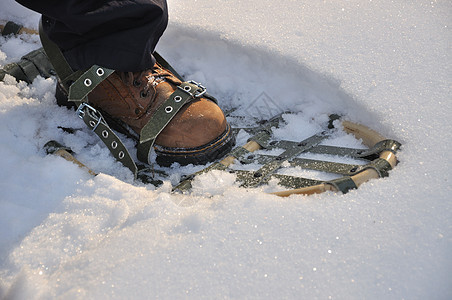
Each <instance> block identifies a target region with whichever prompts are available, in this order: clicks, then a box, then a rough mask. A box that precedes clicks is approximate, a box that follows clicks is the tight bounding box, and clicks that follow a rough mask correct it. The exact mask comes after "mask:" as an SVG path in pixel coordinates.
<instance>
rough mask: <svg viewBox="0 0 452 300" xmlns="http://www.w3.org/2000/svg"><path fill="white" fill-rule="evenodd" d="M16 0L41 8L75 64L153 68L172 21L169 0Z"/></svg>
mask: <svg viewBox="0 0 452 300" xmlns="http://www.w3.org/2000/svg"><path fill="white" fill-rule="evenodd" d="M17 2H19V3H21V4H23V5H24V6H26V7H28V8H30V9H33V10H35V11H37V12H40V13H42V14H43V27H44V31H45V32H46V34H47V35H48V37H49V38H50V39H51V40H52V41H53V42H54V43H56V44H57V45H58V47H59V48H60V49H61V50H62V52H63V54H64V56H65V57H66V59H67V61H68V63H69V64H70V66H71V67H72V68H73V69H74V70H80V69H86V68H89V67H90V66H92V65H94V64H97V65H100V66H103V67H106V68H110V69H115V70H118V71H130V72H136V71H142V70H146V69H149V68H151V67H152V66H153V65H154V63H155V59H154V58H153V57H152V55H151V54H152V52H154V48H155V46H156V44H157V42H158V40H159V38H160V36H161V35H162V34H163V32H164V30H165V29H166V26H167V23H168V11H167V5H166V0H138V1H111V0H107V1H93V0H91V1H82V2H81V1H48V0H47V1H45V0H43V1H35V0H18V1H17Z"/></svg>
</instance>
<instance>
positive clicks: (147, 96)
mask: <svg viewBox="0 0 452 300" xmlns="http://www.w3.org/2000/svg"><path fill="white" fill-rule="evenodd" d="M181 83H182V82H181V81H180V80H179V79H178V78H177V77H176V76H174V75H173V74H172V73H171V72H170V71H169V70H167V69H165V68H163V67H162V66H160V65H159V64H158V63H156V64H155V65H154V67H153V68H152V69H149V70H146V71H143V72H137V73H132V72H118V71H115V72H114V73H112V74H111V75H110V76H109V77H108V78H107V79H105V80H104V81H102V82H101V83H100V84H99V85H98V86H97V87H96V88H95V89H94V90H93V91H92V92H91V93H90V94H89V95H88V102H89V103H90V104H91V105H92V106H94V107H95V108H97V109H99V110H101V111H102V112H103V113H104V114H106V115H107V116H108V117H110V118H112V119H114V120H120V121H121V122H123V123H125V124H126V125H127V126H128V127H130V128H131V129H132V130H133V131H134V132H135V133H137V134H140V132H141V129H142V128H143V127H144V126H145V125H146V124H147V123H148V121H149V120H150V119H151V118H152V116H153V115H154V113H155V111H156V110H157V109H158V108H159V107H160V105H162V103H163V102H164V101H165V100H166V99H168V98H169V96H170V95H171V94H172V93H173V92H174V91H175V90H176V88H177V86H179V85H180V84H181ZM234 143H235V138H234V136H233V134H232V131H231V128H230V126H229V125H228V123H227V121H226V118H225V116H224V114H223V112H222V110H221V109H220V108H219V107H218V105H217V104H216V103H215V102H213V101H212V100H210V99H207V98H204V97H200V98H195V99H193V100H192V101H191V102H189V103H187V104H185V105H184V106H183V107H182V108H181V109H180V111H179V112H178V113H177V114H176V115H175V117H174V118H173V119H172V120H171V122H170V123H169V124H168V125H167V126H166V127H165V128H164V129H163V131H162V132H161V133H160V134H159V135H158V137H157V139H156V140H155V147H154V149H155V151H156V153H157V163H159V164H161V165H165V166H168V165H171V164H172V163H173V162H178V163H180V164H182V165H186V164H189V163H193V164H205V163H207V162H209V161H213V160H216V159H217V158H219V157H221V156H223V155H224V154H226V153H227V152H229V151H230V150H231V148H232V146H233V145H234Z"/></svg>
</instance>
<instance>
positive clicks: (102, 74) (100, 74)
mask: <svg viewBox="0 0 452 300" xmlns="http://www.w3.org/2000/svg"><path fill="white" fill-rule="evenodd" d="M96 74H97V76H99V77H101V76H104V74H105V72H104V69H102V68H98V69H97V70H96Z"/></svg>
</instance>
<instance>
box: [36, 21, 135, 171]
mask: <svg viewBox="0 0 452 300" xmlns="http://www.w3.org/2000/svg"><path fill="white" fill-rule="evenodd" d="M39 36H40V38H41V42H42V45H43V47H44V50H45V51H46V53H47V56H48V57H49V59H50V61H51V63H52V65H53V67H54V68H55V71H56V73H57V75H58V77H59V80H60V82H61V83H62V85H63V87H64V89H66V91H68V100H69V101H72V102H74V103H75V104H76V106H77V107H78V109H77V114H78V116H79V117H80V118H81V119H82V120H83V122H84V123H85V124H86V126H88V128H90V129H91V130H92V131H94V133H96V135H97V136H99V138H100V139H101V140H102V142H103V143H104V144H105V145H106V146H107V148H108V149H109V150H110V152H111V153H112V155H113V156H114V157H115V158H116V159H117V160H118V161H120V162H121V163H122V164H123V165H124V166H125V167H127V168H128V169H129V170H130V171H132V173H133V174H134V176H135V178H136V176H137V173H138V168H137V166H136V164H135V162H134V161H133V159H132V157H131V155H130V153H129V151H128V150H127V148H126V147H125V146H124V144H123V143H122V142H121V140H120V139H119V137H118V136H117V135H116V134H115V133H114V132H113V131H112V129H111V128H110V127H109V126H108V124H107V122H106V121H105V118H104V117H103V116H102V114H101V112H100V111H98V110H96V109H95V108H94V107H92V106H90V105H89V104H88V103H87V102H88V99H87V96H88V94H89V93H90V92H91V91H92V90H93V89H94V88H96V86H98V85H99V84H100V83H101V82H102V81H103V80H105V79H106V78H107V77H108V76H110V75H111V74H112V73H113V72H114V70H111V69H107V68H102V67H99V66H97V65H94V66H92V67H91V68H89V69H88V70H86V71H84V72H83V71H77V72H74V71H73V70H72V68H71V67H70V66H69V64H68V63H67V61H66V59H65V58H64V55H63V53H62V52H61V50H60V49H59V48H58V46H57V45H55V44H54V43H53V42H52V41H51V40H50V39H49V38H48V37H47V35H46V34H45V32H44V30H43V27H42V19H41V21H40V23H39Z"/></svg>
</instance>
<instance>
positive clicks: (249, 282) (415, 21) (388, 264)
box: [0, 0, 452, 299]
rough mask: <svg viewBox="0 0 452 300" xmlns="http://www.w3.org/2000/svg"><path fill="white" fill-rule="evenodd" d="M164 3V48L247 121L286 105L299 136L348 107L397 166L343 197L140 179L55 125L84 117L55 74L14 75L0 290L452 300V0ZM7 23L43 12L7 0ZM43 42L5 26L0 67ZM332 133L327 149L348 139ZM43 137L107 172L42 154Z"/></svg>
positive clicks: (2, 11)
mask: <svg viewBox="0 0 452 300" xmlns="http://www.w3.org/2000/svg"><path fill="white" fill-rule="evenodd" d="M169 8H170V24H169V28H168V30H167V31H166V33H165V35H164V37H163V38H162V40H161V42H160V44H159V46H158V50H159V52H160V53H162V54H163V55H164V56H165V57H166V58H167V60H169V61H170V62H171V63H172V64H173V65H175V66H176V68H177V69H178V70H180V71H181V73H183V74H184V75H185V76H186V77H187V78H190V79H194V80H198V81H201V82H202V83H203V84H204V85H206V86H207V87H208V89H209V92H211V93H212V94H214V95H215V96H217V97H218V98H219V99H221V105H222V106H223V107H224V108H229V107H232V106H239V107H240V108H242V110H241V112H242V113H243V114H248V115H252V114H253V113H256V110H253V107H254V106H250V104H252V103H255V102H254V101H255V100H259V99H262V98H263V99H267V102H266V103H270V104H272V105H273V106H272V107H271V110H272V111H278V110H286V109H290V110H293V111H296V112H297V114H296V115H291V116H286V121H287V122H288V124H287V125H286V127H284V128H281V129H278V130H277V131H276V135H277V136H278V137H281V138H286V139H291V140H301V139H303V138H306V137H308V136H310V135H311V134H313V133H315V132H318V130H321V129H322V126H324V125H323V124H324V122H325V121H326V116H327V114H329V113H332V112H335V113H341V114H343V115H345V116H346V118H348V119H350V120H352V121H356V122H361V123H363V124H365V125H367V126H369V127H371V128H373V129H375V130H377V131H379V132H380V133H382V134H383V135H385V136H387V137H389V138H394V139H397V140H398V141H400V142H402V144H403V148H402V151H401V152H400V153H399V156H398V159H399V160H400V163H399V165H398V166H397V168H396V169H395V170H393V171H391V172H390V176H389V177H388V178H385V179H379V180H373V181H370V182H368V183H366V184H364V185H362V186H361V187H360V188H359V190H354V191H351V192H349V193H348V194H346V195H340V194H333V193H326V194H321V195H315V196H309V197H307V196H291V197H290V198H287V199H282V198H278V197H276V196H272V195H268V194H265V193H264V192H263V190H262V189H250V190H244V189H242V188H239V187H238V186H237V185H235V184H234V183H233V180H234V178H233V175H230V174H225V173H221V172H219V173H216V174H213V175H212V176H207V175H203V177H204V178H203V179H204V180H198V181H196V182H195V183H194V189H193V193H192V194H190V195H174V194H171V193H170V189H171V187H170V183H169V182H166V183H165V184H164V185H163V186H162V187H160V188H157V189H155V188H154V187H152V186H150V185H140V184H137V183H133V180H132V178H131V174H130V173H129V172H128V171H127V170H124V168H122V167H121V166H120V165H119V164H118V163H116V162H115V161H114V159H113V158H112V157H111V156H110V155H109V154H108V150H106V149H105V147H103V146H102V145H101V143H99V141H98V139H97V137H95V136H93V135H92V134H90V133H89V132H87V131H86V130H84V129H83V130H79V131H77V132H76V133H75V134H68V133H65V132H63V131H62V130H60V129H58V126H66V127H75V128H83V124H82V123H81V121H80V120H79V119H78V118H77V117H75V116H74V114H73V112H71V111H68V110H66V109H64V108H60V107H57V106H56V105H55V99H54V97H53V86H54V84H55V81H54V79H42V78H38V79H36V80H35V81H34V83H33V84H32V85H30V86H27V85H26V84H25V83H23V82H22V83H15V82H14V80H13V79H12V78H11V77H8V78H6V80H5V83H1V82H0V138H1V143H0V154H1V155H0V165H1V170H2V171H1V172H0V187H1V191H2V192H1V194H0V228H1V229H0V254H1V255H0V298H1V299H3V298H4V299H50V298H52V299H53V298H64V299H82V298H90V299H106V298H114V299H123V298H129V299H147V298H163V299H178V298H189V299H198V298H208V299H220V298H226V299H230V298H239V299H244V298H251V299H253V298H259V299H261V298H264V299H280V298H288V299H300V298H301V299H363V298H366V299H450V298H452V288H451V286H452V280H451V276H450V270H452V263H451V259H450V253H451V250H452V244H451V241H452V235H451V232H452V230H451V229H452V221H451V220H452V218H451V204H450V203H451V202H450V198H451V197H450V193H451V192H452V185H451V183H450V177H451V175H452V174H451V173H452V172H451V167H452V165H451V162H452V156H451V154H450V152H449V149H450V148H451V146H452V145H451V141H452V133H451V132H452V126H451V125H450V115H451V112H452V107H451V106H452V102H451V82H452V80H451V79H452V71H451V68H450V66H451V63H450V62H451V54H450V52H451V51H450V42H451V41H452V36H451V31H450V28H451V26H452V24H450V23H451V20H452V5H451V3H450V2H449V1H394V0H381V1H371V0H369V1H357V0H350V1H328V2H326V1H306V0H298V1H291V0H281V1H278V2H276V3H275V2H274V1H269V0H261V1H238V0H229V1H219V0H217V1H213V0H185V1H177V0H171V1H169ZM0 19H3V20H13V21H16V22H22V23H24V24H25V25H27V26H29V27H36V22H37V20H38V15H37V14H35V13H33V12H30V11H28V10H25V9H23V8H21V7H20V6H19V5H17V4H15V2H13V1H10V0H6V1H5V0H4V1H2V3H1V4H0ZM39 46H40V45H39V40H38V39H37V37H35V36H28V35H23V36H20V37H7V38H4V37H0V65H1V66H3V65H5V64H7V63H10V62H13V61H16V60H18V59H19V58H20V57H21V56H22V55H23V54H25V53H28V52H29V51H31V50H32V49H36V48H38V47H39ZM268 99H270V100H268ZM258 102H259V101H257V103H258ZM264 102H265V101H264ZM258 114H259V113H258ZM260 114H262V110H261V111H260ZM265 117H267V116H265ZM338 135H339V136H338V137H337V138H338V139H337V140H333V141H332V143H339V144H341V143H342V144H344V143H345V144H346V145H350V146H356V144H357V142H356V141H355V140H352V139H347V138H341V137H340V135H341V133H338ZM51 139H55V140H58V141H59V142H62V143H64V144H65V145H67V146H70V147H71V148H72V149H73V150H74V151H75V152H76V153H77V158H78V159H79V160H81V161H82V162H84V163H86V164H87V165H88V166H90V168H92V169H94V170H96V171H97V172H100V173H101V174H100V175H98V176H96V177H94V178H93V177H91V176H90V175H88V174H87V173H86V172H84V171H83V170H81V169H79V168H77V167H76V166H74V165H72V164H71V163H69V162H66V161H64V160H63V159H61V158H57V157H53V156H47V155H46V154H45V152H44V150H43V149H42V147H43V145H44V144H45V143H46V142H47V141H48V140H51ZM239 140H241V141H243V140H246V134H243V133H242V136H240V138H239ZM191 170H197V169H196V168H192V169H188V170H185V172H189V171H191ZM291 171H293V170H291ZM176 173H177V172H176ZM176 173H175V174H174V175H173V178H172V181H177V179H178V177H179V176H180V175H178V174H176ZM220 187H223V188H220Z"/></svg>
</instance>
